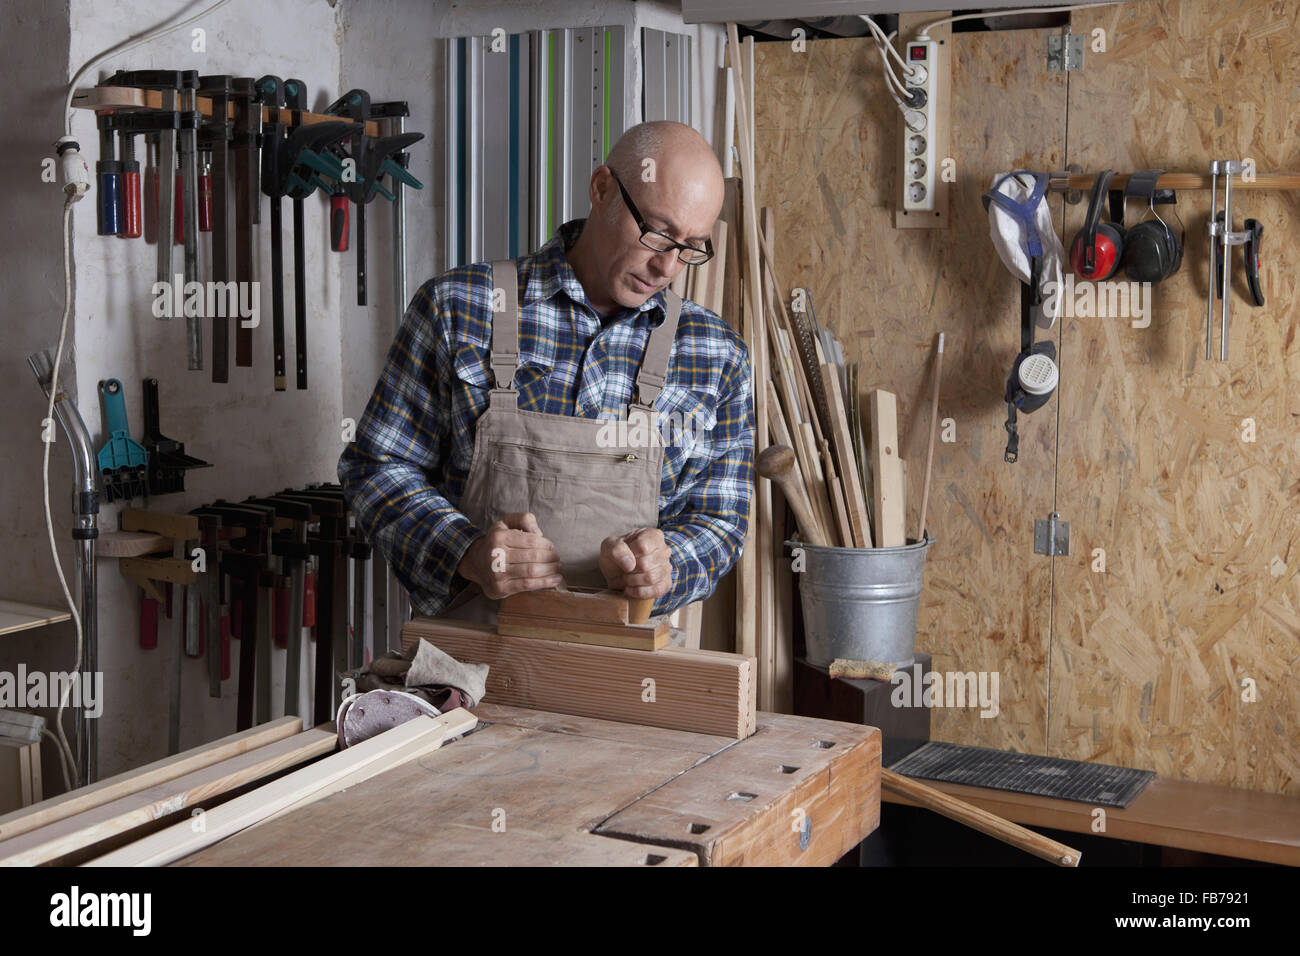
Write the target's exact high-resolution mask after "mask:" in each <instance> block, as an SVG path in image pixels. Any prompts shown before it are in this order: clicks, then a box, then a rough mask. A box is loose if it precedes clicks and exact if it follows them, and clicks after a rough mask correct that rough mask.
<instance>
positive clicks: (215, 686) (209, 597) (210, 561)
mask: <svg viewBox="0 0 1300 956" xmlns="http://www.w3.org/2000/svg"><path fill="white" fill-rule="evenodd" d="M190 514H192V515H195V516H196V517H197V518H198V519H199V546H200V547H201V548H203V560H204V568H205V570H204V573H203V579H202V581H203V584H202V595H203V596H202V604H203V617H202V620H203V630H204V634H203V637H204V649H203V650H204V656H205V658H206V660H207V672H208V696H209V697H220V696H221V604H222V600H221V597H222V582H221V515H219V514H217V513H216V512H214V511H210V510H209V509H207V508H195V509H194V510H192V511H191V512H190Z"/></svg>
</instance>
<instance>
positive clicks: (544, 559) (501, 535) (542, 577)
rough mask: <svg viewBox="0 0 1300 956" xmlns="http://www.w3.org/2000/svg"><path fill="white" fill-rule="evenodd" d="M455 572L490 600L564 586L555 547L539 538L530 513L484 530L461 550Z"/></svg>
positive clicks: (509, 518)
mask: <svg viewBox="0 0 1300 956" xmlns="http://www.w3.org/2000/svg"><path fill="white" fill-rule="evenodd" d="M456 571H457V572H458V573H459V574H460V576H461V577H463V578H465V579H466V580H468V581H473V582H474V583H475V584H477V585H478V586H479V587H480V588H482V589H483V594H484V595H485V596H487V597H489V598H491V599H493V600H500V599H501V598H503V597H505V596H506V595H508V594H518V593H519V592H521V591H539V590H542V589H543V588H553V587H556V586H558V585H561V584H563V583H564V576H563V575H562V574H561V573H560V556H559V554H557V553H556V551H555V545H554V544H552V543H551V541H550V540H549V539H547V538H544V537H542V529H541V528H539V527H538V526H537V518H536V517H535V516H534V515H533V513H532V512H531V511H530V512H526V513H524V514H517V513H516V514H508V515H506V516H505V517H503V518H502V519H501V520H500V521H498V522H497V523H496V524H494V525H493V526H492V527H490V528H488V530H487V534H485V535H484V536H483V537H481V538H479V539H478V540H476V541H475V542H474V543H473V544H471V545H470V546H469V547H468V548H467V549H466V550H465V554H464V556H463V557H462V558H461V559H460V564H459V566H457V568H456Z"/></svg>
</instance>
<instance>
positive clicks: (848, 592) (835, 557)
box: [786, 537, 934, 668]
mask: <svg viewBox="0 0 1300 956" xmlns="http://www.w3.org/2000/svg"><path fill="white" fill-rule="evenodd" d="M933 543H934V540H933V539H932V538H928V537H927V538H926V539H925V540H924V541H920V542H910V543H908V544H905V545H902V546H901V547H896V548H825V547H818V546H816V545H811V544H805V543H803V542H799V541H787V542H786V545H787V546H789V547H791V548H800V549H802V551H803V561H804V569H803V571H802V573H801V574H800V575H799V594H800V597H801V600H802V602H803V628H804V640H805V643H806V644H807V654H808V663H810V664H812V665H813V666H815V667H829V666H830V664H831V661H833V660H835V659H836V658H840V657H842V658H847V659H849V660H855V661H877V662H887V663H893V664H894V665H895V666H896V667H899V668H902V667H910V666H911V665H912V662H913V661H914V660H915V651H916V612H917V609H918V608H919V607H920V604H921V581H922V577H923V575H924V573H925V553H926V551H927V550H929V547H930V545H932V544H933Z"/></svg>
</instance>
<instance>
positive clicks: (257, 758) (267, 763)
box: [0, 724, 338, 866]
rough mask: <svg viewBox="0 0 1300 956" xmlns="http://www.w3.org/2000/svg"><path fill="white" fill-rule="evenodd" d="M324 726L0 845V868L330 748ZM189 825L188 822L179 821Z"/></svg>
mask: <svg viewBox="0 0 1300 956" xmlns="http://www.w3.org/2000/svg"><path fill="white" fill-rule="evenodd" d="M337 745H338V740H337V737H336V735H335V732H334V728H333V726H332V725H330V724H323V725H322V726H321V727H319V728H314V729H312V730H307V731H304V732H303V733H300V734H295V735H294V736H292V737H287V738H285V739H283V740H277V741H275V742H274V743H270V744H267V745H266V746H264V747H259V748H257V749H256V750H252V751H249V752H247V753H243V754H240V755H239V756H236V757H231V758H230V759H228V760H223V761H221V762H220V763H216V764H213V765H211V766H208V767H204V768H203V769H201V770H196V771H194V772H193V773H188V774H185V775H184V776H182V777H177V778H175V779H173V780H168V781H166V782H164V783H160V784H158V785H156V786H153V787H149V788H147V789H145V790H141V791H139V792H137V793H132V794H129V795H127V796H125V797H121V798H120V799H118V800H114V801H112V802H110V803H105V804H103V805H101V806H98V807H95V808H94V809H91V810H87V811H85V812H84V813H79V814H76V815H75V816H71V817H68V818H66V819H63V820H59V821H58V822H56V823H51V824H48V825H46V826H44V827H41V828H40V829H37V830H33V831H31V832H30V833H24V834H23V835H21V836H17V837H14V838H13V839H10V840H5V841H4V842H3V843H0V866H35V865H36V864H38V863H49V862H53V861H56V860H58V859H60V858H62V857H67V856H69V855H70V854H73V853H76V852H78V851H82V850H85V849H87V848H89V847H92V846H94V845H95V844H97V843H102V842H104V841H105V840H108V839H111V838H113V837H117V836H119V835H121V834H124V833H127V832H129V831H131V830H135V829H137V828H139V827H142V826H146V825H148V824H150V823H152V822H154V821H155V820H159V819H162V818H163V817H166V816H170V815H172V814H175V813H179V812H181V811H183V810H185V809H186V808H187V807H191V806H195V805H197V804H199V803H202V802H203V801H205V800H211V799H212V798H213V797H217V796H220V795H222V794H224V793H228V792H229V791H231V790H234V789H236V788H237V787H242V786H244V785H245V784H249V783H253V782H255V781H257V780H260V779H262V778H263V777H266V776H269V775H270V774H273V773H275V772H277V771H280V770H284V769H286V768H288V767H294V766H297V765H298V764H301V763H303V762H305V761H308V760H311V759H313V758H315V757H319V756H321V755H323V754H327V753H329V752H330V751H332V750H333V749H334V748H335V747H336V746H337ZM181 825H182V826H183V827H186V828H187V829H188V828H189V822H188V820H187V821H186V822H184V823H182V824H181Z"/></svg>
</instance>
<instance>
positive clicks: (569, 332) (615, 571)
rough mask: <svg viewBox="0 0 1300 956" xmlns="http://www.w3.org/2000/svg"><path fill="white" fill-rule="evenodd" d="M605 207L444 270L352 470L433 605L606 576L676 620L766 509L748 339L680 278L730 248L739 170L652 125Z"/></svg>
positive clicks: (390, 544) (663, 125)
mask: <svg viewBox="0 0 1300 956" xmlns="http://www.w3.org/2000/svg"><path fill="white" fill-rule="evenodd" d="M588 194H589V198H590V201H591V214H590V216H589V217H588V218H587V219H585V220H581V219H578V220H573V221H570V222H566V223H565V224H564V225H562V226H561V227H560V228H559V229H558V230H557V232H556V235H555V236H554V237H553V238H552V239H551V240H550V241H549V242H547V243H546V244H545V245H544V246H543V247H542V248H541V249H539V250H538V251H537V252H535V253H533V254H532V255H529V256H525V257H523V258H521V259H520V260H518V261H517V262H515V261H510V260H502V261H498V262H492V263H474V264H472V265H467V266H462V267H459V268H456V269H452V270H451V271H449V272H447V273H445V274H443V275H441V276H438V277H436V278H434V279H431V280H429V281H428V282H426V283H425V284H424V285H423V286H422V287H421V288H420V290H419V291H418V292H417V293H416V295H415V297H414V298H413V300H412V301H411V304H410V306H409V308H408V309H407V312H406V316H405V319H404V321H403V323H402V328H401V330H400V331H399V333H398V335H397V338H396V340H395V341H394V342H393V345H392V347H391V349H390V351H389V356H388V361H387V364H386V366H385V368H384V371H383V374H382V375H381V377H380V379H379V382H378V384H377V385H376V387H375V390H374V393H373V394H372V395H371V398H370V401H369V403H368V404H367V406H366V410H365V414H364V415H363V416H362V418H361V420H360V422H359V423H358V425H357V434H356V440H355V442H354V443H353V444H351V445H349V446H348V448H347V450H346V451H345V452H344V453H343V456H342V457H341V458H340V460H339V468H338V475H339V481H340V483H341V484H342V485H343V488H344V491H345V493H346V495H347V497H348V499H349V501H350V503H351V505H352V509H353V511H354V512H355V513H356V515H357V520H358V523H359V525H360V527H361V529H362V530H363V531H364V532H365V533H366V534H367V535H368V536H369V538H370V540H371V542H372V543H373V544H375V546H377V547H378V548H379V549H380V550H381V551H382V552H383V553H384V555H385V556H386V557H387V559H388V561H389V563H390V565H391V566H392V568H393V569H394V571H395V573H396V574H397V577H398V579H399V580H400V581H401V582H402V584H403V585H404V586H405V587H406V589H407V590H408V592H409V593H410V595H411V600H412V604H413V605H414V607H415V608H416V610H417V611H418V612H419V613H421V614H423V615H427V616H442V617H457V618H463V619H471V620H477V621H481V622H485V623H495V615H496V609H497V606H498V604H499V601H500V599H501V598H503V597H505V596H507V595H510V594H515V593H518V592H521V591H529V590H537V589H543V588H553V587H557V586H562V585H584V586H593V587H599V586H607V587H611V588H615V589H618V590H622V591H624V592H625V593H626V594H627V596H628V597H630V598H639V599H649V600H652V601H654V608H653V610H654V613H657V614H658V613H666V612H668V611H671V610H673V609H675V608H677V607H680V606H681V605H683V604H686V603H689V602H691V601H695V600H699V599H700V598H703V597H706V596H707V595H708V594H710V593H712V591H713V589H714V587H715V586H716V583H717V580H718V578H720V577H721V576H722V575H724V574H725V573H726V572H727V571H728V570H729V569H730V567H731V566H732V565H733V564H734V562H735V560H736V557H737V555H738V554H739V552H740V548H741V547H742V545H743V542H744V539H745V534H746V530H747V527H748V520H749V502H750V493H751V488H752V467H753V446H754V424H753V420H754V415H753V400H752V396H751V382H750V365H749V356H748V353H747V351H746V348H745V344H744V342H743V341H742V340H741V338H740V337H739V336H738V335H737V334H736V333H735V331H734V330H733V329H731V327H730V326H728V325H727V324H726V323H725V322H723V321H722V320H721V319H720V318H719V317H718V316H717V315H715V314H714V313H712V312H709V311H708V310H706V309H703V308H701V307H700V306H698V305H696V304H695V303H692V302H683V301H682V300H681V299H680V298H679V297H678V296H676V295H675V294H674V293H672V291H671V290H669V289H668V285H669V283H671V282H672V280H673V279H674V278H675V277H676V276H677V275H678V273H680V272H681V270H682V269H684V268H687V267H688V265H690V264H700V263H702V262H705V261H708V259H709V258H711V256H712V246H711V244H710V241H709V237H710V235H711V232H712V227H713V223H714V221H715V220H716V219H717V217H718V213H719V211H720V210H721V207H722V199H723V180H722V172H721V170H720V168H719V167H718V163H717V160H716V158H715V157H714V154H713V150H712V148H711V147H710V146H709V145H708V143H707V142H705V141H704V139H703V138H702V137H701V136H700V135H699V134H698V133H696V132H695V131H694V130H693V129H691V128H690V127H688V126H683V125H681V124H678V123H667V122H659V123H644V124H641V125H640V126H636V127H633V128H632V129H631V130H629V131H628V132H627V133H625V134H624V135H623V136H622V137H621V138H620V139H619V141H618V142H617V143H616V144H615V146H614V148H613V149H611V150H610V153H609V156H608V157H606V160H605V163H604V165H602V166H599V167H598V168H597V169H596V170H595V171H594V172H593V173H592V176H591V182H590V185H589V189H588Z"/></svg>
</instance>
